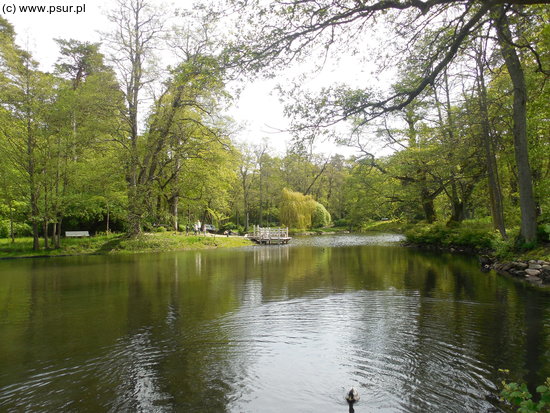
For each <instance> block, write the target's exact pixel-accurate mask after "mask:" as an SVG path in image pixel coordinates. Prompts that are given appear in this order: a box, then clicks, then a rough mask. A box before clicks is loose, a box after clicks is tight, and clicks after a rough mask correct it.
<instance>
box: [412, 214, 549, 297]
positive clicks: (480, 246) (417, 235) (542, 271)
mask: <svg viewBox="0 0 550 413" xmlns="http://www.w3.org/2000/svg"><path fill="white" fill-rule="evenodd" d="M543 235H544V234H543ZM405 236H406V237H407V241H406V242H407V244H408V245H411V246H417V247H420V248H424V249H431V250H438V251H450V252H458V253H465V254H470V255H478V256H479V258H480V265H481V269H482V270H483V271H489V270H490V269H494V270H495V271H497V272H498V273H500V274H503V275H508V276H512V277H515V278H519V279H521V280H524V281H527V282H529V283H531V284H535V285H545V286H547V285H550V243H549V242H548V240H546V239H542V240H541V241H540V242H539V245H537V246H536V247H531V248H529V247H528V246H523V247H522V246H517V245H515V243H514V240H515V239H516V238H517V231H516V232H514V231H513V230H512V231H510V233H509V238H508V240H502V238H501V237H500V236H499V235H498V234H497V233H496V232H494V231H493V230H492V227H491V226H490V225H489V224H487V223H484V222H480V221H472V222H467V221H466V222H464V223H463V224H462V225H460V226H456V227H447V226H446V225H444V224H442V223H437V224H432V225H425V224H424V225H420V224H418V225H413V226H410V227H409V228H408V229H407V230H406V231H405Z"/></svg>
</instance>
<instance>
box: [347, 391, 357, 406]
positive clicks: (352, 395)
mask: <svg viewBox="0 0 550 413" xmlns="http://www.w3.org/2000/svg"><path fill="white" fill-rule="evenodd" d="M359 398H360V397H359V393H357V390H355V389H354V388H353V387H352V388H351V389H350V390H349V391H348V392H347V393H346V400H347V402H348V403H349V404H353V403H355V402H358V401H359Z"/></svg>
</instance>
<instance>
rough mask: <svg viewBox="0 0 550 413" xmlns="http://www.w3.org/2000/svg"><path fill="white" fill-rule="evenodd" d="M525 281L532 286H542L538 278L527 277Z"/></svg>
mask: <svg viewBox="0 0 550 413" xmlns="http://www.w3.org/2000/svg"><path fill="white" fill-rule="evenodd" d="M527 281H529V282H530V283H533V284H542V280H541V279H540V278H539V277H529V278H527Z"/></svg>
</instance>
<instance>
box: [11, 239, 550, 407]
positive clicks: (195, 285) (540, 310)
mask: <svg viewBox="0 0 550 413" xmlns="http://www.w3.org/2000/svg"><path fill="white" fill-rule="evenodd" d="M396 240H397V237H395V236H391V235H378V236H355V235H348V236H322V237H309V238H302V239H295V240H293V242H292V245H288V246H281V247H279V246H273V247H265V246H264V247H247V248H243V249H233V250H211V251H188V252H179V253H163V254H142V255H131V256H93V257H70V258H55V259H54V258H52V259H32V260H9V261H2V262H0V411H17V412H19V411H21V412H23V411H25V412H59V411H67V412H122V411H136V412H277V413H279V412H327V413H335V412H336V413H337V412H347V411H348V408H347V405H346V403H345V401H344V399H343V395H344V392H345V390H346V388H349V387H350V386H355V387H356V388H357V389H358V390H359V393H360V394H361V401H360V402H359V403H358V404H357V405H356V407H355V411H356V412H357V413H361V412H486V411H488V409H490V408H491V407H492V405H491V403H490V402H489V401H487V400H486V398H485V397H486V395H487V394H490V393H495V392H496V391H497V387H498V383H499V382H500V380H501V379H502V377H501V376H500V375H499V373H498V369H499V368H508V369H510V370H511V372H512V375H513V377H514V378H522V379H524V380H527V381H528V382H529V383H531V384H532V385H534V384H537V383H539V384H540V383H542V381H543V380H544V378H545V377H546V376H548V375H550V297H549V296H548V295H547V294H544V293H541V292H537V291H534V290H532V289H530V288H527V287H526V286H523V285H519V284H517V283H515V282H513V281H512V280H509V279H506V278H502V277H499V276H497V275H496V274H494V273H489V274H483V273H481V272H480V271H479V268H478V264H477V262H476V260H475V259H472V258H467V257H457V256H452V255H442V254H430V253H426V252H419V251H415V250H412V249H407V248H403V247H400V246H399V245H397V244H396V243H395V241H396Z"/></svg>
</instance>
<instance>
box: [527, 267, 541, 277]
mask: <svg viewBox="0 0 550 413" xmlns="http://www.w3.org/2000/svg"><path fill="white" fill-rule="evenodd" d="M525 273H526V274H527V275H529V276H531V277H535V276H537V277H538V275H539V274H540V270H538V269H534V268H528V269H526V270H525Z"/></svg>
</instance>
